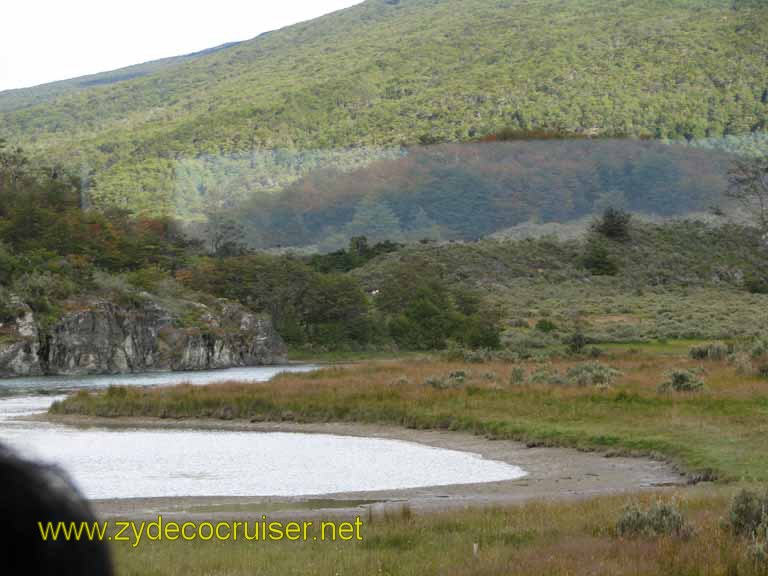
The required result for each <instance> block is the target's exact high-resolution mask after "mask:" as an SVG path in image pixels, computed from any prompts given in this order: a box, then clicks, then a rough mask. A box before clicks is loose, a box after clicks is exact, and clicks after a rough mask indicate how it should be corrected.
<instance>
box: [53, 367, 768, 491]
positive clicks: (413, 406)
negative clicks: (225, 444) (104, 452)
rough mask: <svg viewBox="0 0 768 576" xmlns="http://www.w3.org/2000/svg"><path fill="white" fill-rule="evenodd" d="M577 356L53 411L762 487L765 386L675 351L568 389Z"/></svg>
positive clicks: (358, 374)
mask: <svg viewBox="0 0 768 576" xmlns="http://www.w3.org/2000/svg"><path fill="white" fill-rule="evenodd" d="M589 362H590V361H586V360H556V361H554V362H553V363H551V364H536V363H528V364H509V363H501V362H491V363H486V364H462V363H454V362H443V361H439V360H434V359H433V360H428V359H424V360H407V361H380V362H371V363H365V364H359V365H355V366H351V367H336V368H330V369H326V370H322V371H319V372H315V373H309V374H285V375H281V376H279V377H277V378H276V379H274V380H273V381H272V382H270V383H268V384H265V385H259V386H253V385H247V384H241V383H236V382H232V383H226V384H220V385H212V386H205V387H193V386H187V385H182V386H178V387H173V388H164V389H152V390H143V389H127V388H112V389H110V390H108V391H107V392H104V393H88V392H81V393H78V394H76V395H74V396H71V397H70V398H68V399H66V400H65V401H63V402H60V403H56V404H54V406H53V407H52V408H51V411H52V412H53V413H57V414H83V415H94V416H107V417H119V416H144V417H147V416H149V417H159V418H173V419H179V418H218V419H226V420H229V419H248V420H254V421H282V420H287V421H291V420H295V421H307V422H325V421H347V422H375V423H388V424H393V425H401V426H407V427H412V428H424V429H427V428H434V429H450V430H464V431H471V432H474V433H477V434H484V435H487V436H489V437H492V438H511V439H517V440H522V441H525V442H529V443H532V444H539V445H560V446H573V447H578V448H582V449H599V450H605V451H610V452H614V453H638V454H640V453H642V454H653V455H658V456H661V457H664V458H666V459H669V460H671V461H674V462H676V463H678V464H679V465H680V466H682V467H683V468H684V469H685V470H687V471H689V472H694V473H704V474H705V475H706V476H707V477H712V476H715V477H717V478H719V479H721V480H724V481H725V480H744V481H765V480H768V451H766V450H765V437H766V435H767V434H768V379H764V378H759V377H755V376H743V375H739V374H738V373H737V372H736V369H735V368H734V367H733V366H731V365H729V364H728V363H726V362H724V361H723V362H711V361H708V362H702V361H693V360H690V359H688V358H687V357H685V356H683V355H680V354H678V355H669V354H663V355H662V354H656V353H651V352H634V353H616V354H614V355H611V356H609V357H607V358H605V359H603V360H602V363H603V364H604V365H605V366H604V368H605V367H607V366H610V367H611V368H613V369H615V370H618V371H619V373H618V374H613V376H612V378H613V382H612V383H611V384H610V386H595V385H585V386H578V385H574V384H572V383H569V382H568V380H567V374H568V371H569V370H572V369H574V368H581V369H583V368H584V366H585V365H589ZM673 369H686V370H694V371H695V372H696V373H697V374H698V376H697V378H701V379H703V380H704V381H705V388H704V389H703V390H702V391H699V392H696V393H679V392H678V393H674V392H670V393H660V392H658V390H657V386H658V385H659V384H660V383H661V382H662V381H664V380H665V379H666V378H667V376H668V373H669V371H671V370H673Z"/></svg>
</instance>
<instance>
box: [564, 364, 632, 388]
mask: <svg viewBox="0 0 768 576" xmlns="http://www.w3.org/2000/svg"><path fill="white" fill-rule="evenodd" d="M619 376H621V372H620V371H619V370H616V369H615V368H612V367H611V366H608V365H607V364H603V363H602V362H587V363H585V364H579V365H578V366H574V367H573V368H571V369H570V370H568V374H567V378H568V381H569V382H571V383H573V384H574V385H576V386H610V385H611V384H613V382H614V381H615V380H616V378H618V377H619Z"/></svg>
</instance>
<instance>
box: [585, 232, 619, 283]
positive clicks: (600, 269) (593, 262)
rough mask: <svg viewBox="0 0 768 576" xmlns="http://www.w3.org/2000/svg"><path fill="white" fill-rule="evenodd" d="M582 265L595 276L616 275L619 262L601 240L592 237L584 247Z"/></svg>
mask: <svg viewBox="0 0 768 576" xmlns="http://www.w3.org/2000/svg"><path fill="white" fill-rule="evenodd" d="M582 265H583V266H584V268H586V269H587V270H589V271H590V272H591V273H592V274H593V275H595V276H616V275H617V274H618V273H619V264H618V262H617V261H616V259H615V258H614V257H613V256H611V253H610V251H609V250H608V248H607V247H606V246H605V244H603V243H602V242H600V241H599V240H595V239H590V240H589V241H588V242H587V244H586V245H585V247H584V256H583V257H582Z"/></svg>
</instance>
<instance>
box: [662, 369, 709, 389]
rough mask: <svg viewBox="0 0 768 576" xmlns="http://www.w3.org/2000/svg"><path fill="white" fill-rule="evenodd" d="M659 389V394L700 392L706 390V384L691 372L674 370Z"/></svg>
mask: <svg viewBox="0 0 768 576" xmlns="http://www.w3.org/2000/svg"><path fill="white" fill-rule="evenodd" d="M658 389H659V392H699V391H701V390H703V389H704V382H703V381H702V380H700V379H699V378H698V377H697V374H696V373H695V372H693V371H691V370H673V371H672V372H670V373H669V374H668V379H667V380H666V381H664V382H662V383H661V384H659V387H658Z"/></svg>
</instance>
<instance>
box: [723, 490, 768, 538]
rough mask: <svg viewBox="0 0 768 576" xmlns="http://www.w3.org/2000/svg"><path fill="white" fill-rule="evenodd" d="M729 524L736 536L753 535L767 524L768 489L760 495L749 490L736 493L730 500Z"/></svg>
mask: <svg viewBox="0 0 768 576" xmlns="http://www.w3.org/2000/svg"><path fill="white" fill-rule="evenodd" d="M730 525H731V530H733V533H734V534H735V535H736V536H753V535H755V534H756V533H757V532H758V529H759V528H760V527H761V526H763V525H768V490H767V491H766V492H765V494H764V495H762V496H761V495H759V494H757V493H756V492H753V491H751V490H741V491H740V492H739V493H738V494H736V496H735V497H734V498H733V501H732V502H731V510H730Z"/></svg>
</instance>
